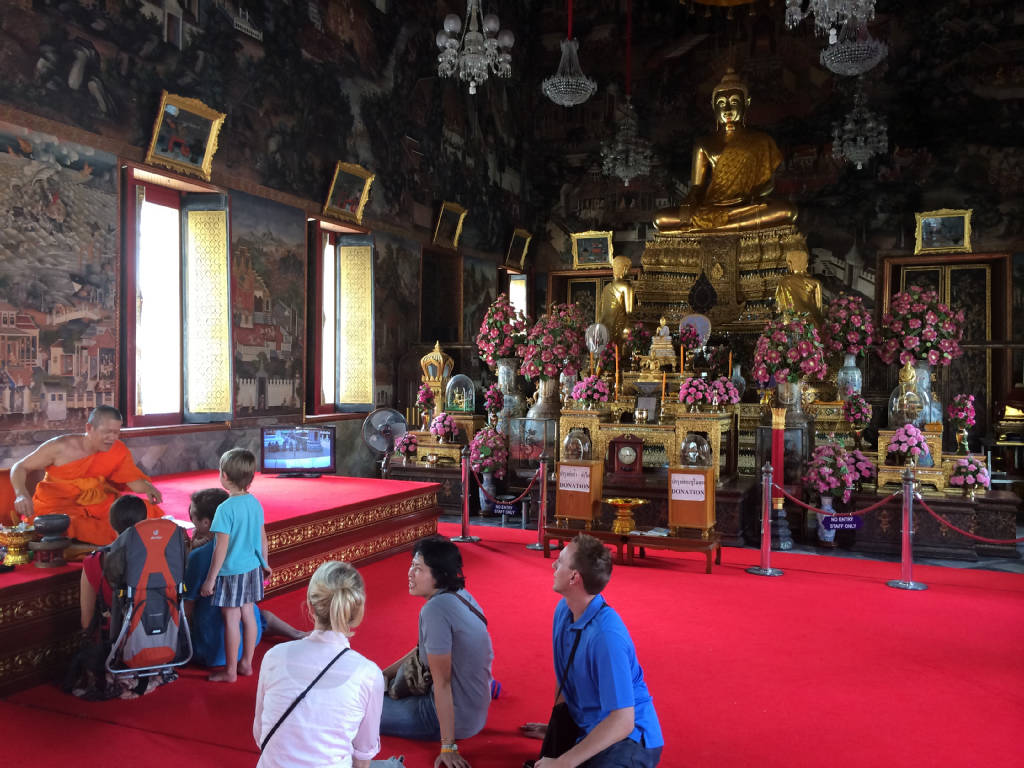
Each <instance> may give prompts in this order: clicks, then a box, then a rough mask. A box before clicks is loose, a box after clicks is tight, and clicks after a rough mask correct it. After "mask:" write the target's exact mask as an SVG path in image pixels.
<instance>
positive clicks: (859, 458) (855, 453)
mask: <svg viewBox="0 0 1024 768" xmlns="http://www.w3.org/2000/svg"><path fill="white" fill-rule="evenodd" d="M846 463H847V465H848V466H849V467H850V471H851V472H853V473H854V474H855V475H856V477H857V482H860V481H862V480H870V479H872V478H873V477H875V476H876V475H878V467H876V466H875V463H874V462H873V461H872V460H871V459H869V458H868V457H867V456H865V455H864V454H863V453H861V452H860V450H859V449H857V448H854V449H853V450H852V451H847V452H846Z"/></svg>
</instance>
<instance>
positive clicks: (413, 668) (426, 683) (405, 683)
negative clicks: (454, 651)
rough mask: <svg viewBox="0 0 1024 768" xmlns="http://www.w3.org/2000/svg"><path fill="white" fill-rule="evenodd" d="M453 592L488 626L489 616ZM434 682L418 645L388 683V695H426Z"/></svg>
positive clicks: (398, 697)
mask: <svg viewBox="0 0 1024 768" xmlns="http://www.w3.org/2000/svg"><path fill="white" fill-rule="evenodd" d="M451 594H453V595H455V596H456V597H457V598H459V600H461V601H462V602H464V603H465V604H466V607H467V608H469V610H471V611H472V612H473V613H474V614H476V616H477V617H478V618H479V619H480V621H482V622H483V623H484V626H485V627H486V626H487V618H486V617H485V616H484V615H483V614H482V613H480V611H478V610H477V609H476V608H474V607H473V604H472V603H471V602H469V600H467V599H466V598H464V597H463V596H462V595H460V594H458V593H457V592H452V593H451ZM433 684H434V681H433V679H432V678H431V676H430V667H429V666H427V664H426V662H424V661H420V649H419V646H416V650H415V651H413V652H412V653H410V654H409V655H408V656H406V657H405V658H404V659H403V660H402V663H401V664H400V665H399V667H398V671H397V672H396V673H395V676H394V677H393V678H391V682H390V683H389V684H388V696H390V697H391V698H392V699H404V698H405V697H406V696H426V695H427V694H428V693H430V689H431V687H433Z"/></svg>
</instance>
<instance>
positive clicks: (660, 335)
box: [647, 315, 677, 371]
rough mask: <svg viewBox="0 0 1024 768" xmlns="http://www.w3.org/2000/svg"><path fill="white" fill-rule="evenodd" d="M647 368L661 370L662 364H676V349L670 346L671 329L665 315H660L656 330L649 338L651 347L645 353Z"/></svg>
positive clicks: (673, 365)
mask: <svg viewBox="0 0 1024 768" xmlns="http://www.w3.org/2000/svg"><path fill="white" fill-rule="evenodd" d="M647 357H648V360H649V368H650V369H651V370H654V371H658V370H661V366H663V365H671V366H672V367H673V368H674V367H675V365H676V361H677V358H676V349H675V347H673V346H672V330H671V329H670V328H669V327H668V321H667V320H666V319H665V316H664V315H662V316H661V320H660V324H659V325H658V330H657V331H656V332H655V334H654V337H653V338H652V339H651V349H650V351H649V352H648V354H647Z"/></svg>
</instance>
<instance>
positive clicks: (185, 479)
mask: <svg viewBox="0 0 1024 768" xmlns="http://www.w3.org/2000/svg"><path fill="white" fill-rule="evenodd" d="M217 478H218V473H217V472H215V471H203V472H187V473H183V474H178V475H165V476H162V477H156V478H153V482H154V483H155V485H156V486H157V488H159V489H160V492H161V493H162V494H163V495H164V502H163V504H162V505H161V507H162V508H163V509H164V511H165V512H167V513H168V514H171V515H174V516H175V517H176V518H179V519H181V520H188V507H189V496H190V495H191V494H192V492H193V491H197V490H199V489H201V488H208V487H215V486H218V481H217ZM438 489H439V486H438V485H437V484H436V483H412V482H402V481H398V480H372V479H367V478H358V477H338V476H335V475H330V476H325V477H319V478H282V477H277V476H273V475H257V476H256V478H255V480H254V481H253V484H252V487H251V489H250V490H251V491H252V493H253V494H254V495H255V496H256V498H258V499H259V500H260V502H261V503H262V504H263V508H264V511H265V513H266V528H267V539H268V544H269V550H270V565H271V567H273V569H274V575H273V578H272V581H271V584H270V586H269V587H268V589H267V593H268V595H271V594H274V593H280V592H283V591H286V590H289V589H294V588H296V587H299V586H301V585H303V584H304V583H306V582H307V581H308V580H309V577H310V576H311V575H312V574H313V571H315V570H316V569H317V568H318V567H319V566H320V564H321V563H323V562H325V561H327V560H345V561H348V562H353V563H366V562H369V561H372V560H376V559H378V558H381V557H385V556H387V555H390V554H392V553H394V552H397V551H400V550H403V549H407V548H409V547H411V546H412V544H413V542H415V541H416V540H417V539H421V538H423V537H425V536H429V535H431V534H433V533H436V532H437V517H438V515H439V514H440V512H441V510H440V507H439V506H438V504H437V492H438ZM79 571H80V567H79V566H77V565H69V566H66V567H64V568H58V569H40V568H36V567H35V566H34V565H25V566H19V567H18V568H17V569H15V570H14V571H12V572H11V573H7V574H2V575H0V695H4V694H7V693H10V692H12V691H15V690H19V689H22V688H25V687H28V686H30V685H35V684H37V683H39V682H42V681H44V680H48V679H53V678H54V677H55V676H60V675H61V674H63V671H64V669H65V667H66V664H67V660H68V659H69V658H70V656H71V654H72V653H73V652H74V650H75V648H76V646H77V642H78V627H79V621H78V610H79V609H78V581H79Z"/></svg>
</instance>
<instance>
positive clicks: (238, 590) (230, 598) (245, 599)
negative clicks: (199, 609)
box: [213, 566, 263, 608]
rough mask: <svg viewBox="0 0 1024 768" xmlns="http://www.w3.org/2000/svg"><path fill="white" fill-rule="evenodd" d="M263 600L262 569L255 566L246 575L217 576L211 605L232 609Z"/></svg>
mask: <svg viewBox="0 0 1024 768" xmlns="http://www.w3.org/2000/svg"><path fill="white" fill-rule="evenodd" d="M262 599H263V569H262V568H260V567H259V566H256V567H255V568H253V569H252V570H251V571H248V572H246V573H236V574H233V575H231V576H218V577H217V581H216V583H215V584H214V586H213V604H214V605H218V606H220V607H222V608H234V607H237V606H241V605H245V604H246V603H258V602H259V601H260V600H262Z"/></svg>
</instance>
